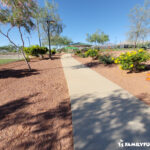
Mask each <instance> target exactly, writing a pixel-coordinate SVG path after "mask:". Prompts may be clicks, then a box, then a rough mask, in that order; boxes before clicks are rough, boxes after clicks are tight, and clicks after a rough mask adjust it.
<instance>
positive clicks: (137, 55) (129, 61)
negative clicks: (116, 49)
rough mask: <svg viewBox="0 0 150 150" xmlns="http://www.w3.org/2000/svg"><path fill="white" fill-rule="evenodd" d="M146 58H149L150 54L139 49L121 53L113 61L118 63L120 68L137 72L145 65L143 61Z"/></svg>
mask: <svg viewBox="0 0 150 150" xmlns="http://www.w3.org/2000/svg"><path fill="white" fill-rule="evenodd" d="M148 60H150V54H149V53H148V52H147V51H145V50H143V49H139V50H138V51H131V52H126V53H123V54H121V55H120V56H119V57H117V58H116V59H115V61H114V62H115V63H116V64H120V69H123V70H129V71H130V72H138V71H140V70H144V69H145V67H146V65H145V64H143V63H144V62H146V61H148Z"/></svg>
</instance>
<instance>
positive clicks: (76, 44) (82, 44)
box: [70, 42, 91, 47]
mask: <svg viewBox="0 0 150 150" xmlns="http://www.w3.org/2000/svg"><path fill="white" fill-rule="evenodd" d="M70 45H71V46H78V47H80V46H81V47H82V46H91V45H90V44H87V43H81V42H77V43H73V44H70Z"/></svg>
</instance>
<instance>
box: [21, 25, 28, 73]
mask: <svg viewBox="0 0 150 150" xmlns="http://www.w3.org/2000/svg"><path fill="white" fill-rule="evenodd" d="M18 28H19V33H20V37H21V40H22V44H23V45H22V48H21V52H22V55H23V57H24V60H25V62H26V64H27V66H28V68H29V71H31V67H30V64H29V63H28V61H27V59H26V56H25V54H24V51H23V49H24V40H23V36H22V32H21V27H20V26H19V27H18Z"/></svg>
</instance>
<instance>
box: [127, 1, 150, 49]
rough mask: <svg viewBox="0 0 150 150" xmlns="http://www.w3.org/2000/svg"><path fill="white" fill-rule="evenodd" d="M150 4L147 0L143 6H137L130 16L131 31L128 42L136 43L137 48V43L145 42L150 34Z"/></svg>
mask: <svg viewBox="0 0 150 150" xmlns="http://www.w3.org/2000/svg"><path fill="white" fill-rule="evenodd" d="M149 12H150V3H149V1H147V0H145V3H144V5H143V6H140V5H136V6H135V7H134V8H133V9H131V12H130V14H129V19H130V22H131V26H130V30H129V32H128V33H127V36H128V40H129V41H131V42H134V46H135V48H136V45H137V42H139V41H140V40H144V39H145V38H146V37H147V35H148V33H149V31H150V30H149V23H150V16H149Z"/></svg>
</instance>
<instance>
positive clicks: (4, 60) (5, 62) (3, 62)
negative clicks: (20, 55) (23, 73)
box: [0, 59, 18, 65]
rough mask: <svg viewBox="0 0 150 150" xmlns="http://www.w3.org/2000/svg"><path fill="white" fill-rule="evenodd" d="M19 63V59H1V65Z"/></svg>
mask: <svg viewBox="0 0 150 150" xmlns="http://www.w3.org/2000/svg"><path fill="white" fill-rule="evenodd" d="M15 61H18V59H0V65H3V64H7V63H11V62H15Z"/></svg>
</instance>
